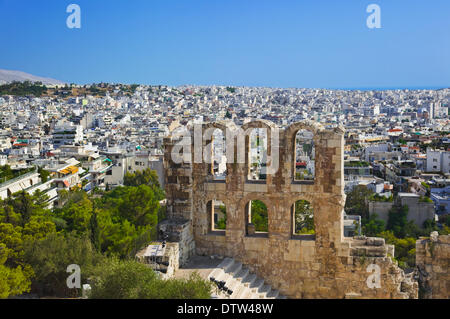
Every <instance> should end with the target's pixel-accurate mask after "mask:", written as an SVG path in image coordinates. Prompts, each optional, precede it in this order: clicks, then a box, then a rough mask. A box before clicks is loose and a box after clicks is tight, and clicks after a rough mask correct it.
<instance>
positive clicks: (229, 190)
mask: <svg viewBox="0 0 450 319" xmlns="http://www.w3.org/2000/svg"><path fill="white" fill-rule="evenodd" d="M211 128H218V129H220V130H223V131H224V136H228V135H227V134H226V130H233V129H235V128H234V127H233V124H232V123H230V122H223V123H208V124H203V127H202V132H205V131H206V130H208V129H211ZM249 128H266V129H267V130H268V132H269V134H268V136H269V141H268V145H269V149H268V157H269V158H271V160H274V159H273V158H272V157H271V156H272V155H274V154H279V169H278V170H277V171H276V172H275V173H274V174H268V175H267V179H266V180H263V181H256V182H255V181H249V180H247V173H248V165H249V164H248V156H245V162H243V163H240V162H236V158H237V154H238V149H237V146H236V143H237V140H238V138H235V139H234V140H235V143H234V144H235V145H234V161H233V159H231V160H230V161H228V163H227V176H226V180H225V181H212V180H211V176H210V171H211V170H210V166H209V165H208V164H207V163H198V162H195V161H193V160H192V159H193V158H194V157H195V155H194V154H191V155H192V156H191V158H190V159H191V163H187V162H189V159H188V160H187V161H186V162H184V163H182V164H176V163H174V162H173V161H172V159H171V158H170V156H171V154H170V151H171V150H172V149H173V146H174V145H176V143H177V137H176V136H172V137H170V138H168V139H166V141H165V142H166V154H165V168H166V195H167V208H168V217H169V220H168V221H167V222H166V223H168V224H171V223H177V222H178V223H184V224H185V225H187V226H186V227H187V228H186V229H187V232H186V233H185V234H184V235H182V236H178V240H179V241H182V242H184V243H188V244H187V247H188V248H186V249H184V250H183V249H182V247H181V246H182V245H181V244H180V264H183V261H184V260H186V258H188V257H189V255H190V254H191V253H192V249H195V253H197V254H199V255H222V256H228V257H233V258H235V259H236V260H238V261H240V262H242V263H243V264H245V265H247V266H248V267H249V268H250V269H251V270H252V271H253V272H255V273H257V274H258V275H259V276H261V277H262V278H264V279H265V281H266V282H267V283H269V284H270V285H272V287H273V288H275V289H278V290H280V293H281V294H283V295H286V296H288V297H291V298H346V297H347V298H417V283H415V282H413V281H411V279H410V278H407V276H405V274H404V272H403V271H402V270H401V269H400V268H399V267H398V266H397V265H396V264H395V263H394V262H393V261H392V259H391V258H390V257H389V256H388V253H390V254H391V255H393V247H392V246H389V245H386V244H385V242H384V240H383V239H374V238H365V237H357V238H346V237H344V236H343V209H344V204H345V194H344V169H343V163H344V159H343V157H344V154H343V150H344V130H343V129H342V128H341V127H337V128H334V129H325V128H324V127H322V126H321V125H319V124H317V123H312V122H300V123H294V124H292V125H290V126H289V127H287V128H285V129H280V128H278V127H276V126H275V125H274V124H273V123H271V122H268V121H263V120H257V121H253V122H250V123H247V124H244V125H243V127H242V129H243V131H246V130H247V129H249ZM300 129H307V130H310V131H312V132H313V133H314V144H315V152H316V153H315V179H314V181H294V170H295V166H294V161H295V157H294V151H295V150H294V145H295V136H296V133H297V132H298V130H300ZM189 130H190V131H191V133H192V131H193V130H194V129H193V128H188V131H189ZM272 132H277V133H278V134H279V140H278V143H272V140H271V139H273V138H274V136H276V135H274V136H272V134H271V133H272ZM192 136H193V133H192ZM178 141H179V139H178ZM200 141H202V140H200ZM243 141H245V143H246V147H245V150H246V153H248V143H249V142H248V138H244V139H243ZM183 143H187V142H186V141H185V140H184V142H183ZM193 143H194V138H193V139H192V140H191V146H192V147H191V150H192V152H193V151H194V144H193ZM202 143H203V144H202V145H203V146H206V145H207V144H208V139H206V140H203V141H202ZM227 143H228V141H227ZM227 147H229V146H228V145H227ZM227 158H228V156H227ZM232 162H233V163H232ZM300 199H304V200H308V201H309V202H310V203H311V205H312V207H313V209H314V225H315V235H313V236H298V235H294V234H293V223H294V218H293V210H292V206H293V205H294V203H295V202H296V201H297V200H300ZM211 200H220V201H222V202H223V203H225V205H226V211H227V224H226V230H225V231H221V232H217V231H213V230H212V229H211V226H210V225H211V221H210V220H211V216H209V215H210V212H208V209H207V207H208V202H209V201H211ZM251 200H261V201H263V202H264V203H265V204H266V206H267V209H268V232H267V233H265V234H261V233H258V234H256V235H248V232H247V227H248V216H247V215H246V207H247V205H248V203H249V202H250V201H251ZM173 237H174V238H176V237H177V236H173ZM191 242H195V245H190V244H189V243H191ZM194 247H195V248H194ZM370 265H372V266H370ZM373 265H376V266H373ZM369 266H370V267H372V268H370V267H369ZM368 267H369V268H368ZM373 267H379V268H377V269H379V271H380V284H381V286H380V287H379V288H376V287H375V288H374V287H369V286H370V285H368V283H367V280H368V278H369V276H371V275H372V274H371V272H370V271H371V270H370V269H373ZM368 269H369V270H368ZM372 271H373V270H372Z"/></svg>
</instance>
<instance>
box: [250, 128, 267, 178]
mask: <svg viewBox="0 0 450 319" xmlns="http://www.w3.org/2000/svg"><path fill="white" fill-rule="evenodd" d="M267 145H268V143H267V129H265V128H254V129H253V130H252V131H251V133H250V136H249V145H248V180H250V181H258V180H266V179H267Z"/></svg>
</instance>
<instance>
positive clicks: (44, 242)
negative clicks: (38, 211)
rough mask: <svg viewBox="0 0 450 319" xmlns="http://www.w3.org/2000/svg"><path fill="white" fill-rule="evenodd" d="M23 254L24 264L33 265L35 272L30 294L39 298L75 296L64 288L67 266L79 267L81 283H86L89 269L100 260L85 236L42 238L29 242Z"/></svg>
mask: <svg viewBox="0 0 450 319" xmlns="http://www.w3.org/2000/svg"><path fill="white" fill-rule="evenodd" d="M24 252H25V253H24V259H25V261H26V262H27V263H28V264H30V265H32V267H33V270H34V273H35V278H34V280H33V283H32V291H33V292H36V293H38V294H39V295H41V296H42V295H51V296H59V297H76V296H78V295H79V291H78V290H76V289H69V288H68V287H67V285H66V279H67V277H68V275H69V274H68V273H67V266H69V265H71V264H77V265H79V266H80V268H81V270H82V271H81V279H82V282H86V280H87V278H88V276H89V270H90V269H92V267H93V266H95V265H96V264H97V263H100V262H101V261H102V259H103V257H102V256H101V255H100V254H99V253H97V252H96V250H95V249H94V248H93V246H92V244H91V241H90V239H89V237H88V236H82V237H78V236H77V235H75V234H66V236H64V235H62V234H57V233H53V234H50V235H49V236H48V237H46V238H45V239H41V240H35V241H33V242H28V243H27V244H26V245H25V250H24Z"/></svg>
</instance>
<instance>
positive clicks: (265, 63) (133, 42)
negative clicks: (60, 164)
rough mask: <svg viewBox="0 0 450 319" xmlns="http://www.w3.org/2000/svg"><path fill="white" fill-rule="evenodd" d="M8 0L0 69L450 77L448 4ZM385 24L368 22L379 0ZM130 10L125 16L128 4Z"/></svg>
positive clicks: (203, 77) (133, 74) (284, 83)
mask: <svg viewBox="0 0 450 319" xmlns="http://www.w3.org/2000/svg"><path fill="white" fill-rule="evenodd" d="M71 3H72V2H61V3H57V4H55V3H54V2H52V1H43V2H40V3H39V4H37V3H33V2H30V1H6V0H4V1H0V26H1V27H2V28H1V30H2V31H0V36H1V37H2V38H3V39H4V41H5V43H7V45H5V46H4V48H3V50H2V51H1V52H0V61H1V62H0V68H2V69H8V70H19V71H24V72H28V73H31V74H35V75H39V76H45V77H51V78H55V79H58V80H61V81H64V82H67V83H77V84H87V83H98V82H110V83H138V84H148V85H151V84H153V85H169V86H180V85H200V86H207V85H225V86H227V85H229V86H249V87H273V88H294V87H295V88H324V89H353V90H357V89H359V90H366V89H438V88H444V87H448V86H449V83H450V63H449V59H448V56H450V41H449V39H448V37H446V36H445V34H446V31H447V30H449V27H450V22H449V21H448V19H446V15H445V12H448V11H449V9H450V4H449V3H446V2H445V1H436V2H434V3H433V6H430V5H427V4H426V3H423V2H421V3H420V2H419V1H397V2H396V3H390V2H388V1H376V2H373V1H363V2H352V3H345V4H337V3H332V2H330V1H327V2H322V3H321V4H315V3H313V2H312V1H304V2H301V3H294V2H293V1H285V2H283V3H282V4H275V3H271V2H268V1H262V2H258V3H257V4H256V3H245V4H239V3H237V2H235V1H231V2H230V1H228V2H227V3H221V4H219V3H207V2H205V1H190V2H189V3H184V2H181V1H171V2H169V3H153V2H152V3H149V2H144V1H135V2H133V3H132V4H130V3H125V2H124V1H108V2H105V1H95V2H92V1H91V2H88V1H76V4H78V5H79V6H80V8H81V28H80V29H69V28H68V27H67V26H66V19H67V17H68V16H69V15H70V13H66V8H67V6H68V5H69V4H71ZM372 3H375V4H377V5H379V6H380V8H381V28H380V29H369V28H368V27H367V26H366V19H367V17H368V16H369V15H370V13H367V12H366V8H367V6H368V5H369V4H372ZM125 12H126V14H124V13H125Z"/></svg>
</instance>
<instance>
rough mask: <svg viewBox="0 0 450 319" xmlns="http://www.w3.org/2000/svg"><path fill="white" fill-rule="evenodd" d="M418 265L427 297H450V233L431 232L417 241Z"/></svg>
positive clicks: (422, 286) (420, 280) (425, 296)
mask: <svg viewBox="0 0 450 319" xmlns="http://www.w3.org/2000/svg"><path fill="white" fill-rule="evenodd" d="M416 265H417V271H418V274H419V282H420V283H421V288H422V291H421V292H422V296H421V298H425V299H431V298H433V299H448V298H449V292H450V272H449V269H450V235H446V236H444V235H441V236H439V235H438V233H437V232H433V233H431V236H430V238H420V239H419V240H418V241H417V242H416Z"/></svg>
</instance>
